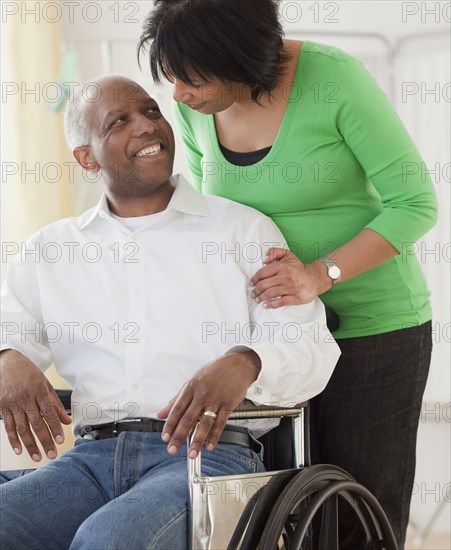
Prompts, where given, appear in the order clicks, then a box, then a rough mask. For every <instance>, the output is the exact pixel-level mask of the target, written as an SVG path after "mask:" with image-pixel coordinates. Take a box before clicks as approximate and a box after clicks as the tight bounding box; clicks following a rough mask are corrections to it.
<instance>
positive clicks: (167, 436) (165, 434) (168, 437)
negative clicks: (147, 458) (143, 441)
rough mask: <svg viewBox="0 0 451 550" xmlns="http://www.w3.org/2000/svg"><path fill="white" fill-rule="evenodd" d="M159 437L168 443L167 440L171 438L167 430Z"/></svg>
mask: <svg viewBox="0 0 451 550" xmlns="http://www.w3.org/2000/svg"><path fill="white" fill-rule="evenodd" d="M161 439H162V440H163V441H164V442H165V443H169V440H170V439H171V436H170V435H169V434H168V432H164V433H163V434H162V435H161Z"/></svg>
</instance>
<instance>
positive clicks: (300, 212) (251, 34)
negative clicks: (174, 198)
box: [139, 0, 436, 548]
mask: <svg viewBox="0 0 451 550" xmlns="http://www.w3.org/2000/svg"><path fill="white" fill-rule="evenodd" d="M154 3H155V8H154V10H153V11H152V12H151V14H150V15H149V17H148V19H147V21H146V23H145V26H144V32H143V35H142V37H141V40H140V45H139V48H140V50H141V49H143V48H144V47H145V46H146V45H147V43H148V42H150V65H151V69H152V74H153V76H154V79H155V80H156V81H157V82H158V81H159V80H160V79H161V76H163V77H165V78H167V79H168V80H169V81H171V82H172V83H173V84H174V100H175V102H176V103H175V114H176V119H177V123H178V126H179V130H180V132H181V135H182V138H183V141H184V144H185V148H186V155H187V159H188V164H189V167H190V170H191V175H192V182H193V184H194V186H195V187H196V188H197V189H198V190H200V191H202V192H203V193H209V194H216V195H221V196H223V197H227V198H229V199H232V200H235V201H238V202H241V203H244V204H246V205H249V206H252V207H254V208H257V209H258V210H260V211H262V212H264V213H265V214H267V215H268V216H270V217H271V218H272V219H273V220H274V222H275V223H276V224H277V225H278V226H279V228H280V229H281V231H282V233H283V234H284V236H285V238H286V240H287V241H288V244H289V246H290V250H291V252H286V251H283V250H280V249H273V250H272V252H271V253H270V255H269V257H268V258H267V261H266V266H265V267H263V268H262V269H261V270H260V271H259V272H258V273H257V274H256V276H255V277H254V279H253V281H252V283H253V284H254V285H255V288H254V297H255V299H256V301H258V302H264V305H265V306H266V307H270V308H277V307H281V306H285V305H289V304H301V303H306V302H309V301H310V300H312V299H313V298H314V297H315V296H321V299H322V300H323V301H324V303H325V304H326V305H327V306H329V307H330V308H332V309H333V310H334V311H335V312H336V313H337V314H338V317H339V319H340V326H339V328H338V329H337V330H336V331H335V332H334V337H335V338H336V339H337V341H338V344H339V345H340V348H341V350H342V356H341V358H340V361H339V363H338V365H337V367H336V369H335V373H334V375H333V377H332V379H331V381H330V383H329V384H328V387H327V388H326V390H325V391H324V392H323V393H322V394H321V395H319V396H318V397H317V398H315V399H314V400H313V401H312V403H311V406H312V429H313V434H312V436H313V445H312V452H313V458H314V461H315V462H319V463H330V464H335V465H338V466H341V467H343V468H345V469H346V470H347V471H349V472H350V473H351V474H352V475H353V476H354V477H355V478H356V479H357V481H359V482H360V483H362V484H363V485H365V486H367V487H368V488H369V489H370V490H371V491H372V492H373V493H374V494H375V495H376V496H377V498H378V499H379V501H380V502H381V504H382V506H383V508H384V510H385V511H386V513H387V515H388V517H389V520H390V521H391V523H392V526H393V529H394V532H395V535H396V538H397V540H398V544H399V548H403V545H404V539H405V534H406V528H407V523H408V516H409V504H410V497H411V492H412V486H413V480H414V472H415V447H416V433H417V428H418V419H419V413H420V407H421V399H422V395H423V391H424V387H425V384H426V379H427V374H428V369H429V363H430V353H431V323H430V319H431V307H430V303H429V292H428V289H427V286H426V283H425V280H424V277H423V275H422V272H421V268H420V265H419V263H418V261H417V260H416V258H415V257H414V256H413V255H411V254H410V253H409V251H410V250H411V248H412V247H411V246H410V245H411V243H413V242H415V241H416V240H417V239H418V238H420V237H421V236H422V235H423V234H424V233H425V232H426V231H427V230H428V229H429V228H430V227H432V225H433V224H434V223H435V220H436V199H435V194H434V189H433V186H432V182H431V180H430V179H429V178H424V175H423V176H422V175H421V174H422V172H423V171H421V170H417V171H416V175H411V172H413V171H414V170H408V169H407V168H408V167H412V163H414V166H415V165H419V164H420V163H421V162H422V160H421V158H420V156H419V154H418V152H417V150H416V148H415V146H414V144H413V142H412V140H411V139H410V137H409V135H408V134H407V132H406V130H405V128H404V126H403V124H402V123H401V121H400V119H399V118H398V116H397V115H396V113H395V111H394V110H393V108H392V106H391V105H390V103H389V101H388V99H387V97H386V96H385V94H384V93H383V92H382V91H381V90H380V88H379V87H378V86H377V84H376V82H375V81H374V79H373V78H372V77H371V76H370V75H369V74H368V72H367V71H366V70H365V68H364V67H363V66H362V65H361V63H360V62H358V61H357V60H356V59H354V58H352V57H351V56H349V55H348V54H346V53H345V52H343V51H341V50H338V49H336V48H333V47H330V46H325V45H322V44H317V43H314V42H311V41H304V42H301V41H296V40H284V39H283V32H282V28H281V25H280V21H279V19H278V2H277V1H276V0H241V1H235V0H155V2H154ZM231 223H233V220H231ZM312 330H315V327H312ZM342 547H343V548H345V547H347V548H358V547H359V546H358V533H355V538H354V539H353V540H350V541H348V546H345V544H344V543H343V546H341V548H342Z"/></svg>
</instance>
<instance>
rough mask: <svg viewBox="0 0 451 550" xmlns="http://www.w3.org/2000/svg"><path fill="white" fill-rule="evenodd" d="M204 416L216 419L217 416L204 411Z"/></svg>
mask: <svg viewBox="0 0 451 550" xmlns="http://www.w3.org/2000/svg"><path fill="white" fill-rule="evenodd" d="M204 416H211V418H217V417H218V415H217V414H216V413H215V412H213V411H204Z"/></svg>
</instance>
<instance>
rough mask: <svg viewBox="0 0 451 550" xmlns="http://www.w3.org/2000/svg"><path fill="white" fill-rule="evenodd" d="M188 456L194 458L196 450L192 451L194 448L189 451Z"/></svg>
mask: <svg viewBox="0 0 451 550" xmlns="http://www.w3.org/2000/svg"><path fill="white" fill-rule="evenodd" d="M188 456H189V457H190V458H196V456H197V451H194V450H192V451H190V452H189V455H188Z"/></svg>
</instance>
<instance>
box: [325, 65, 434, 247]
mask: <svg viewBox="0 0 451 550" xmlns="http://www.w3.org/2000/svg"><path fill="white" fill-rule="evenodd" d="M333 81H334V82H335V84H336V85H338V99H337V102H336V103H335V104H332V108H331V111H330V112H331V123H332V125H333V126H334V131H338V132H339V134H340V135H341V136H342V138H343V139H344V140H345V142H346V144H347V145H348V146H349V148H350V149H351V151H352V152H353V154H354V155H355V157H356V158H357V160H358V161H359V163H360V164H361V166H362V168H363V169H364V170H365V173H366V175H367V176H368V178H369V179H370V181H371V182H372V184H373V185H374V187H375V189H376V190H377V192H378V193H379V195H380V196H381V199H382V204H383V210H382V211H381V213H380V214H379V215H378V216H377V217H375V218H374V219H373V220H372V221H371V222H370V223H369V224H368V225H367V226H366V227H368V228H369V229H372V230H373V231H376V232H377V233H380V234H381V235H382V236H383V237H385V238H386V239H387V240H388V241H389V242H390V243H391V244H392V245H393V246H394V247H395V248H396V249H397V250H398V251H401V250H402V249H403V243H407V242H415V241H416V240H418V239H419V238H420V237H421V236H422V235H424V233H426V232H427V231H428V230H429V229H430V228H431V227H432V226H433V225H434V224H435V222H436V218H437V201H436V195H435V191H434V187H433V183H432V180H431V178H430V176H429V174H428V173H427V172H426V168H425V165H424V162H423V160H422V158H421V156H420V154H419V152H418V150H417V148H416V147H415V144H414V143H413V141H412V139H411V138H410V136H409V134H408V132H407V130H406V128H405V127H404V125H403V123H402V121H401V120H400V118H399V116H398V115H397V113H396V112H395V110H394V108H393V107H392V105H391V103H390V101H389V99H388V98H387V96H386V94H385V93H384V92H383V91H382V90H381V89H380V88H379V86H378V84H377V83H376V81H375V80H374V78H373V77H372V76H371V75H370V74H369V73H368V72H367V70H366V69H365V68H364V67H363V65H362V64H361V63H360V62H359V61H357V60H355V59H352V58H347V59H345V60H341V61H340V62H339V63H337V69H336V71H335V75H334V76H333Z"/></svg>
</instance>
